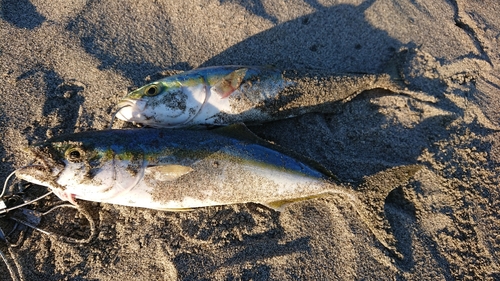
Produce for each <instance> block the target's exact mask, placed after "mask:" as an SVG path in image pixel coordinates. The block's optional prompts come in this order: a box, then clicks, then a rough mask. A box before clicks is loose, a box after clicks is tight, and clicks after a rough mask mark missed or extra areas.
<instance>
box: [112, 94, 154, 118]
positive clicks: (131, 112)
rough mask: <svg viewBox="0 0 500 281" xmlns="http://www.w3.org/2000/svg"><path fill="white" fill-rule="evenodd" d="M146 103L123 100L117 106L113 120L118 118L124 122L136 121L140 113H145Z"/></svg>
mask: <svg viewBox="0 0 500 281" xmlns="http://www.w3.org/2000/svg"><path fill="white" fill-rule="evenodd" d="M145 107H146V102H144V101H139V100H131V99H123V100H121V101H120V102H119V103H118V104H117V105H116V107H115V108H116V110H115V113H114V114H113V119H114V118H115V117H117V118H118V119H120V120H123V121H128V122H130V121H136V120H135V119H137V118H138V116H139V114H138V113H140V112H142V111H144V109H145Z"/></svg>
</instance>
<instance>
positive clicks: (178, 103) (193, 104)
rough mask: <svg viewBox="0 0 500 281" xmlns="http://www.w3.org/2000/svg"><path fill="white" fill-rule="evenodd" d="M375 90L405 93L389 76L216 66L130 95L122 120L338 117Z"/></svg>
mask: <svg viewBox="0 0 500 281" xmlns="http://www.w3.org/2000/svg"><path fill="white" fill-rule="evenodd" d="M370 89H387V90H391V91H395V92H402V88H401V87H400V85H399V84H398V82H394V81H393V80H392V78H391V76H390V75H388V74H377V75H375V74H354V73H351V74H325V73H324V71H319V70H305V71H294V70H286V71H279V70H277V69H274V68H271V67H258V66H215V67H206V68H199V69H194V70H190V71H186V72H182V73H179V74H177V75H173V76H170V77H166V78H163V79H160V80H158V81H155V82H152V83H149V84H147V85H145V86H143V87H141V88H139V89H137V90H135V91H132V92H130V93H128V94H127V95H126V96H125V97H124V98H123V99H122V100H121V101H120V102H119V104H118V106H117V107H118V111H117V112H116V117H117V118H119V119H122V120H124V121H128V122H135V123H140V124H143V125H146V126H149V127H164V128H180V127H193V126H200V125H208V126H211V125H228V124H234V123H239V122H241V123H247V124H248V123H265V122H269V121H274V120H280V119H285V118H290V117H294V116H299V115H302V114H305V113H310V112H321V113H332V112H335V110H336V108H335V106H334V105H335V104H336V103H338V102H343V101H347V100H349V99H351V98H353V97H354V96H356V95H358V94H359V93H361V92H363V91H366V90H370Z"/></svg>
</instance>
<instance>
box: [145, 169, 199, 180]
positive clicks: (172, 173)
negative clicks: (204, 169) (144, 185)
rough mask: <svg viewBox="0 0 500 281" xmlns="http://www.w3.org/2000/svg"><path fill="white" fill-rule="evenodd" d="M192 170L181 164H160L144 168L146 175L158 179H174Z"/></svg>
mask: <svg viewBox="0 0 500 281" xmlns="http://www.w3.org/2000/svg"><path fill="white" fill-rule="evenodd" d="M192 171H193V168H191V167H188V166H182V165H161V166H149V167H147V168H146V170H145V173H146V175H150V176H153V177H154V178H155V179H156V180H159V181H174V180H176V179H178V178H180V177H182V176H183V175H185V174H188V173H190V172H192Z"/></svg>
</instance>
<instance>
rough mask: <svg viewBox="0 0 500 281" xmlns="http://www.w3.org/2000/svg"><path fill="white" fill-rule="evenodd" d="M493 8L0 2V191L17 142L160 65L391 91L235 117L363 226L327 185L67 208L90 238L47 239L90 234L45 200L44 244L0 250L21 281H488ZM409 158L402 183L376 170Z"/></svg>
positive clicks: (29, 237) (39, 240) (20, 160)
mask: <svg viewBox="0 0 500 281" xmlns="http://www.w3.org/2000/svg"><path fill="white" fill-rule="evenodd" d="M499 15H500V3H498V1H494V0H488V1H465V0H451V1H444V0H438V1H430V0H392V1H391V0H365V1H362V0H344V1H342V0H338V1H333V0H332V1H328V0H325V1H314V0H290V1H284V0H277V1H269V0H261V1H258V0H251V1H237V0H235V1H232V0H227V1H201V0H193V1H186V2H183V1H172V0H158V1H137V0H135V1H134V0H126V1H120V2H114V1H98V0H97V1H91V0H71V1H61V0H57V1H46V0H22V1H12V0H3V1H0V94H1V96H2V98H1V101H0V144H1V146H0V158H1V159H2V162H1V165H0V179H1V180H2V182H3V181H4V179H5V178H6V177H7V175H8V174H9V173H11V172H12V171H14V170H15V169H16V168H19V167H22V166H23V165H26V164H28V163H29V162H30V161H31V160H32V159H31V158H30V155H28V154H27V153H26V152H25V151H23V148H24V147H26V146H28V145H30V144H33V143H36V142H41V141H44V140H46V139H48V138H50V137H52V136H58V135H61V134H68V133H73V132H80V131H89V130H102V129H106V128H108V126H109V123H110V120H111V114H112V113H113V107H114V106H115V105H116V104H117V102H118V101H119V100H120V98H121V97H123V96H124V95H125V94H126V93H127V92H129V91H130V90H131V89H134V88H137V87H140V86H142V85H144V84H145V83H147V82H149V81H151V80H155V79H158V78H159V77H162V73H164V72H165V71H167V70H168V71H172V70H174V71H183V70H190V69H193V68H198V67H204V66H214V65H232V64H237V65H273V66H275V67H277V68H279V69H283V70H286V69H292V70H297V71H304V70H308V69H315V71H318V73H321V74H322V75H323V76H324V77H326V78H328V77H334V76H335V73H339V74H341V73H342V74H346V73H353V75H354V74H356V75H359V74H367V75H381V74H386V77H390V79H391V81H393V82H394V83H395V85H396V84H397V85H398V87H399V88H394V87H392V86H387V87H386V84H384V83H385V82H383V81H382V82H381V81H378V82H377V81H375V82H371V80H366V79H365V80H363V81H361V82H359V84H355V83H354V84H352V85H354V86H352V85H351V84H349V85H347V84H346V85H347V86H346V87H347V88H348V86H349V87H350V86H352V87H355V86H356V85H363V86H362V87H363V88H362V91H353V93H354V94H352V95H351V94H349V95H346V92H345V91H343V90H342V89H344V88H342V87H338V88H332V92H331V95H332V97H338V102H334V103H332V104H331V106H330V104H328V106H327V107H326V106H323V107H322V106H319V107H318V110H317V112H313V113H308V114H304V115H301V116H299V117H295V118H289V119H284V120H277V121H273V122H270V123H266V124H257V125H255V124H254V125H251V126H249V129H250V130H252V131H253V132H254V133H256V134H257V135H258V136H260V137H261V138H263V139H265V140H268V141H271V142H273V143H274V144H277V145H279V146H282V147H284V148H285V149H289V150H293V151H294V152H296V153H299V154H302V155H304V156H307V157H309V158H311V159H314V160H315V161H317V162H319V163H320V164H322V165H323V166H325V167H326V168H327V169H329V170H331V171H332V172H333V173H334V174H335V175H336V176H337V178H338V180H339V182H341V183H343V184H345V185H346V186H349V187H351V188H353V189H357V190H363V191H366V192H363V194H364V195H363V197H364V198H360V200H361V201H363V202H370V201H376V200H378V201H379V202H380V204H381V205H380V206H381V209H380V212H381V214H380V215H381V216H382V217H383V218H384V220H385V227H381V228H379V229H376V232H377V233H378V235H377V236H375V235H374V234H373V231H371V230H370V229H369V228H368V227H367V225H366V224H365V223H363V222H362V221H361V220H360V217H359V215H358V214H357V212H356V211H355V210H354V209H353V207H352V205H351V204H349V202H346V198H343V197H341V196H334V195H332V196H326V197H322V198H317V199H311V200H306V201H300V202H296V203H293V204H290V205H288V206H286V208H285V209H284V210H283V211H282V212H276V211H274V210H271V209H268V208H266V207H264V206H261V205H258V204H252V203H250V204H235V205H229V206H217V207H207V208H200V209H196V210H194V211H189V212H179V213H175V212H162V211H156V210H148V209H141V208H132V207H124V206H117V205H111V204H100V203H94V202H86V201H79V204H81V206H82V207H84V208H85V209H86V210H87V211H88V213H89V215H90V216H91V217H92V218H93V220H94V222H95V237H94V238H93V239H92V240H91V241H90V242H88V243H72V242H71V241H67V240H64V239H61V238H58V237H59V235H63V236H64V235H70V236H71V235H72V236H75V237H79V236H81V237H85V235H87V234H88V233H89V227H88V225H87V224H86V221H85V218H84V217H82V215H81V214H78V213H77V212H75V211H74V210H73V209H69V208H64V209H59V210H57V211H54V212H52V213H50V214H48V215H46V216H43V217H42V219H41V221H40V224H39V227H40V228H43V229H46V230H49V231H50V232H52V233H54V235H47V234H44V233H41V232H39V231H35V230H31V229H21V230H22V233H23V235H24V236H22V237H20V236H19V235H17V233H14V234H13V236H15V237H20V238H19V239H20V240H19V245H17V246H15V247H10V248H7V247H6V244H5V243H4V241H1V240H0V250H2V252H3V253H4V254H5V255H6V256H7V257H8V259H9V261H10V263H11V264H13V265H15V266H16V267H18V268H19V271H20V275H21V276H20V277H18V278H19V279H21V280H500V214H499V210H500V203H499V202H500V191H499V181H500V178H499V176H500V167H499V162H500V142H499V140H500V121H499V120H500V110H499V109H500V70H499V64H500V48H499V44H500V17H499ZM367 79H368V78H367ZM363 83H364V84H363ZM377 83H379V84H377ZM342 85H343V84H342ZM342 85H341V86H342ZM364 85H366V88H364V87H365V86H364ZM391 85H392V84H391ZM307 87H310V88H311V89H313V90H311V92H310V93H309V94H311V93H314V89H315V87H318V85H317V84H314V83H311V85H308V86H307ZM307 87H306V88H307ZM339 89H340V90H339ZM307 94H308V93H305V96H304V97H307ZM318 104H319V105H321V104H322V99H321V98H310V99H306V98H304V99H302V100H301V99H298V101H297V104H296V106H298V107H300V106H302V107H307V106H312V105H318ZM114 126H115V128H118V127H126V126H127V125H126V124H125V123H124V122H121V121H120V122H116V124H115V125H114ZM409 165H418V167H420V168H419V169H418V170H417V171H416V172H415V173H414V174H412V176H411V177H410V178H409V179H406V178H405V179H402V178H401V177H400V176H399V175H398V174H397V173H394V172H393V171H394V169H395V168H397V167H401V166H409ZM381 182H383V184H381ZM200 184H202V183H200ZM30 189H32V190H35V191H36V192H42V193H43V192H44V191H45V189H44V188H41V187H36V186H34V187H30ZM58 202H59V199H58V198H57V197H55V196H53V195H52V196H50V197H49V198H47V199H44V200H43V201H42V202H39V203H38V204H35V205H33V206H29V208H30V209H34V210H38V211H39V212H43V211H46V210H47V209H49V208H50V206H51V205H53V204H57V203H58ZM371 211H373V212H376V210H375V209H372V210H371ZM10 215H11V214H10V213H9V214H7V215H6V216H4V217H0V228H1V229H2V230H3V231H4V232H6V231H7V232H8V231H10V230H9V229H8V228H9V227H10V228H12V223H11V222H10V220H9V216H10ZM375 225H380V224H375ZM382 225H383V223H382ZM56 234H57V235H56ZM385 243H387V244H388V245H390V246H391V247H392V250H391V249H388V248H387V247H385V246H384V244H385ZM17 275H18V274H17ZM0 276H2V277H1V278H0V279H2V280H11V279H9V272H8V269H7V267H6V266H5V264H3V263H0Z"/></svg>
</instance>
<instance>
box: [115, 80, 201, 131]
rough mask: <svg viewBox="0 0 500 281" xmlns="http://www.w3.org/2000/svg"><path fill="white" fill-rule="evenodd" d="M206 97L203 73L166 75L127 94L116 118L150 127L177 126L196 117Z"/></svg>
mask: <svg viewBox="0 0 500 281" xmlns="http://www.w3.org/2000/svg"><path fill="white" fill-rule="evenodd" d="M206 97H207V89H206V85H205V83H204V79H203V77H202V76H196V75H191V76H189V77H182V76H181V77H179V76H172V77H167V78H164V79H161V80H158V81H155V82H152V83H149V84H147V85H145V86H143V87H141V88H139V89H137V90H134V91H132V92H130V93H128V94H127V95H126V96H125V97H124V98H123V99H122V100H121V101H120V102H119V104H118V106H117V107H118V108H119V109H118V112H117V113H116V117H118V118H119V119H121V120H124V121H128V122H137V123H140V124H144V125H146V126H150V127H167V128H168V127H177V126H181V125H182V124H185V123H186V122H188V121H189V120H191V119H192V118H194V117H195V116H196V114H197V113H198V112H199V111H200V109H201V108H202V106H203V104H204V103H205V101H206Z"/></svg>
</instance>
